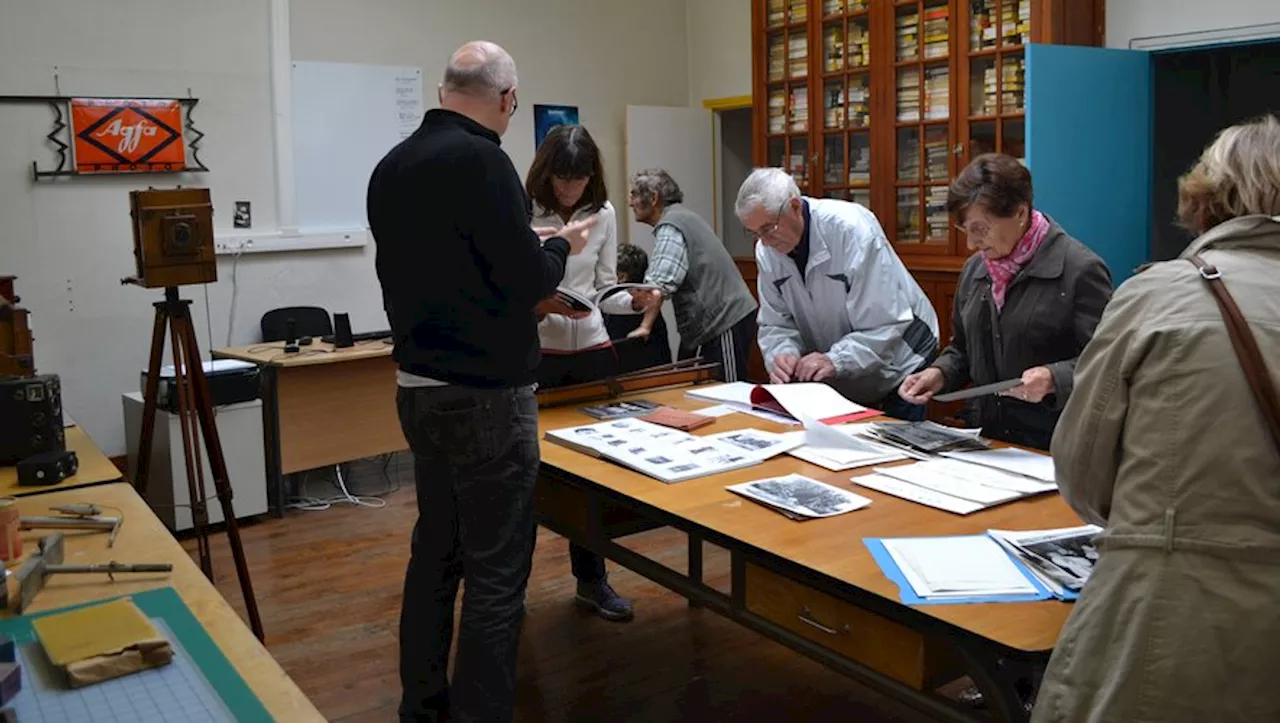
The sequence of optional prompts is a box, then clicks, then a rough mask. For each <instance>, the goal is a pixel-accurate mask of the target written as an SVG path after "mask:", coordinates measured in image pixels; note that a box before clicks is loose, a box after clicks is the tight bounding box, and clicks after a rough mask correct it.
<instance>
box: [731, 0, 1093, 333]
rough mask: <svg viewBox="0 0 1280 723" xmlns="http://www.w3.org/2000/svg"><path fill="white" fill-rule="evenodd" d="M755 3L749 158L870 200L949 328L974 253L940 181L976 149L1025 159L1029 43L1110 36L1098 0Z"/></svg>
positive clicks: (811, 185) (808, 183) (819, 192)
mask: <svg viewBox="0 0 1280 723" xmlns="http://www.w3.org/2000/svg"><path fill="white" fill-rule="evenodd" d="M751 2H752V8H753V24H752V32H753V38H754V42H753V59H752V60H753V67H754V71H753V72H754V73H755V77H754V78H753V81H754V89H755V110H756V113H757V114H758V117H759V119H760V120H759V122H758V125H757V130H756V131H755V134H756V138H755V139H754V141H755V142H754V154H755V156H754V158H753V161H754V163H755V164H756V165H761V166H765V165H773V166H779V167H783V168H786V169H787V170H788V171H789V172H791V173H792V174H793V175H794V176H795V177H796V181H797V183H798V184H799V185H800V188H801V191H802V192H803V193H804V194H805V195H807V196H810V197H814V198H823V197H834V198H841V199H845V200H851V201H854V202H856V203H860V204H863V205H866V206H867V207H869V208H870V209H871V211H872V212H874V213H875V215H876V217H877V218H878V219H879V221H880V225H881V226H882V227H883V228H884V231H885V234H886V236H887V237H888V238H889V240H890V241H891V242H892V243H893V244H894V246H895V247H896V248H897V249H898V251H899V254H900V256H901V257H902V259H903V261H904V263H906V264H907V268H908V269H910V270H911V271H912V272H913V273H914V272H916V271H919V272H921V273H924V274H926V277H927V280H926V279H918V280H920V282H921V286H922V287H923V288H925V293H926V294H928V295H929V297H930V299H932V300H933V301H934V304H935V308H936V309H937V311H938V315H939V319H940V323H942V325H943V328H942V329H940V331H941V333H942V336H943V338H948V337H949V334H950V330H949V328H947V327H948V326H949V319H950V314H951V311H950V303H951V302H950V296H948V295H949V294H950V295H954V279H955V273H956V272H958V271H959V269H960V268H961V267H962V266H963V265H964V262H965V259H967V258H968V256H969V255H970V252H969V250H968V248H967V247H966V242H965V239H964V237H963V234H960V233H958V232H956V231H955V230H954V228H952V222H951V219H950V218H949V217H948V216H947V214H946V211H945V205H946V204H945V202H946V198H945V197H946V188H947V186H948V185H949V184H950V182H951V180H952V179H953V178H954V176H955V174H957V173H959V172H960V170H961V169H963V168H964V166H965V164H966V163H968V162H969V160H970V159H971V158H973V157H974V156H975V155H977V154H978V153H981V152H986V151H990V150H1000V151H1003V152H1005V153H1009V154H1011V155H1013V156H1015V157H1018V158H1024V157H1025V155H1026V147H1027V144H1026V138H1027V131H1028V129H1029V128H1030V127H1031V126H1030V122H1029V120H1028V117H1027V112H1026V86H1027V78H1028V75H1027V73H1026V57H1027V52H1028V51H1027V45H1028V44H1030V43H1037V44H1064V45H1095V46H1097V45H1102V44H1103V42H1102V31H1103V28H1102V22H1101V13H1102V9H1103V6H1104V5H1105V2H1104V0H751ZM855 7H856V8H858V9H856V10H855V9H853V8H855ZM770 13H772V17H773V19H774V20H775V21H776V22H775V23H774V24H772V25H767V23H766V21H767V20H768V19H769V17H770ZM797 18H804V20H803V21H800V20H797ZM784 20H786V21H790V22H783V21H784ZM855 64H856V65H855ZM770 68H772V69H773V71H774V74H773V77H772V79H770V78H769V74H768V73H769V70H770ZM779 71H780V72H781V73H783V74H788V73H791V72H795V73H796V74H794V75H784V76H783V77H779V75H778V73H779ZM800 71H804V72H803V74H800ZM802 127H803V128H805V130H801V128H802ZM943 278H946V279H951V282H949V283H950V285H949V286H948V284H946V283H943V282H942V281H940V280H939V279H943Z"/></svg>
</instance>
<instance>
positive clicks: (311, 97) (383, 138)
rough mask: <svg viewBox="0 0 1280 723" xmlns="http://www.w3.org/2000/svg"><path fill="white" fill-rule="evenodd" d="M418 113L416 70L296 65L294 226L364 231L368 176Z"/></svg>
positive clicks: (310, 230)
mask: <svg viewBox="0 0 1280 723" xmlns="http://www.w3.org/2000/svg"><path fill="white" fill-rule="evenodd" d="M423 113H424V110H423V100H422V69H421V68H409V67H398V66H389V65H359V64H353V63H322V62H310V61H306V62H304V61H298V62H295V63H293V149H294V152H293V159H294V160H293V165H294V171H295V176H294V178H295V179H296V180H295V186H296V188H297V203H298V206H297V208H298V229H299V231H301V232H302V233H304V234H305V233H315V232H326V231H343V230H352V229H365V228H367V227H368V221H367V218H366V213H365V193H366V190H367V188H368V185H369V175H370V174H371V173H372V172H373V169H374V167H375V166H376V165H378V161H380V160H382V157H383V156H385V155H386V154H387V151H389V150H391V149H392V148H393V147H394V146H395V145H396V144H397V143H399V142H400V141H401V140H403V139H405V138H407V137H409V136H410V135H412V134H413V132H414V131H415V130H417V128H418V125H419V124H420V123H421V122H422V115H423Z"/></svg>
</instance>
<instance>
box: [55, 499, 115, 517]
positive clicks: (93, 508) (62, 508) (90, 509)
mask: <svg viewBox="0 0 1280 723" xmlns="http://www.w3.org/2000/svg"><path fill="white" fill-rule="evenodd" d="M49 511H51V512H61V513H62V514H64V515H74V516H76V517H97V516H98V515H100V514H102V508H101V507H99V506H97V505H95V504H93V503H91V502H81V503H77V504H73V505H55V506H53V507H50V508H49Z"/></svg>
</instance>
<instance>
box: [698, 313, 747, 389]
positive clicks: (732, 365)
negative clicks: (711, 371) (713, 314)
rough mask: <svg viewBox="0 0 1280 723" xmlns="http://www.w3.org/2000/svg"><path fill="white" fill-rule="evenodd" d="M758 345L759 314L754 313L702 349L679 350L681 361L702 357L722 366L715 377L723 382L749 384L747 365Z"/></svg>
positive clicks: (704, 345) (743, 318)
mask: <svg viewBox="0 0 1280 723" xmlns="http://www.w3.org/2000/svg"><path fill="white" fill-rule="evenodd" d="M755 343H756V314H755V312H754V311H753V312H751V313H750V314H747V315H746V316H744V317H742V318H741V319H740V320H738V323H736V324H734V325H733V326H731V327H729V329H728V330H727V331H725V332H724V333H723V334H720V335H719V336H717V337H715V338H713V339H711V340H710V341H708V342H706V343H705V344H703V345H702V346H700V347H698V348H695V349H691V348H688V347H684V346H681V347H680V359H692V358H694V357H697V356H700V357H702V358H703V359H704V360H705V361H708V362H713V363H717V364H719V365H720V372H719V373H718V374H717V375H715V376H716V378H717V379H718V380H720V381H722V382H745V381H747V377H748V374H747V361H748V358H749V356H750V354H751V346H752V345H753V344H755Z"/></svg>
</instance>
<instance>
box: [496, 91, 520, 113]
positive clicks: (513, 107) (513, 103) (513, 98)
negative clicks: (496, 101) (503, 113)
mask: <svg viewBox="0 0 1280 723" xmlns="http://www.w3.org/2000/svg"><path fill="white" fill-rule="evenodd" d="M507 93H510V94H511V111H510V112H509V113H507V115H515V114H516V108H519V107H520V99H519V98H517V97H516V89H515V88H507V89H506V90H504V91H502V92H501V93H499V94H498V97H499V98H501V97H502V96H504V95H506V94H507Z"/></svg>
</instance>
